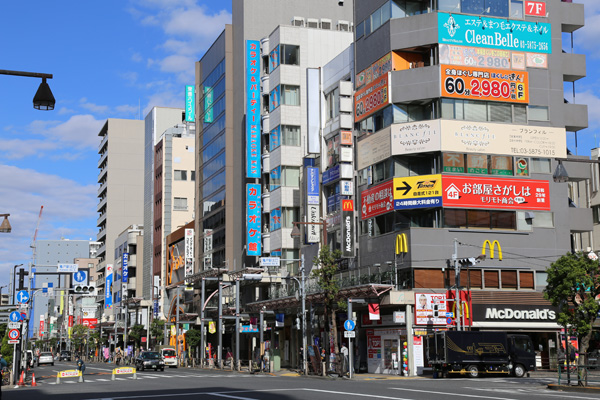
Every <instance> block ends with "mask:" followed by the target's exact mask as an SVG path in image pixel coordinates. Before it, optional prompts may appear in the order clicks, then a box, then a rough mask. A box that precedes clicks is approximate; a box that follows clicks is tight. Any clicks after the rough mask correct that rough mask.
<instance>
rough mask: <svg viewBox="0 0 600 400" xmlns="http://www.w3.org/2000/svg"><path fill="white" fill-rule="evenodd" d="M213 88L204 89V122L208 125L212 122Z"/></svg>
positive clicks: (206, 87)
mask: <svg viewBox="0 0 600 400" xmlns="http://www.w3.org/2000/svg"><path fill="white" fill-rule="evenodd" d="M212 105H213V88H211V87H210V86H205V87H204V122H206V123H207V124H210V123H212V122H213V107H212Z"/></svg>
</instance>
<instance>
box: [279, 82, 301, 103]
mask: <svg viewBox="0 0 600 400" xmlns="http://www.w3.org/2000/svg"><path fill="white" fill-rule="evenodd" d="M281 104H285V105H286V106H299V105H300V86H293V85H281Z"/></svg>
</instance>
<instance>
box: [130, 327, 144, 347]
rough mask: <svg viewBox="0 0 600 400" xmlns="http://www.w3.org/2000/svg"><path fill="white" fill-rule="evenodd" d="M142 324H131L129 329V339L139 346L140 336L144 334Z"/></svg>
mask: <svg viewBox="0 0 600 400" xmlns="http://www.w3.org/2000/svg"><path fill="white" fill-rule="evenodd" d="M144 330H145V329H144V325H141V324H137V325H133V326H132V327H131V329H130V330H129V340H133V341H134V342H135V347H139V346H140V344H141V340H142V336H144Z"/></svg>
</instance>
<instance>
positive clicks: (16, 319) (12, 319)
mask: <svg viewBox="0 0 600 400" xmlns="http://www.w3.org/2000/svg"><path fill="white" fill-rule="evenodd" d="M8 318H9V319H10V322H19V321H20V320H21V314H19V313H18V312H17V311H13V312H11V313H10V315H9V317H8Z"/></svg>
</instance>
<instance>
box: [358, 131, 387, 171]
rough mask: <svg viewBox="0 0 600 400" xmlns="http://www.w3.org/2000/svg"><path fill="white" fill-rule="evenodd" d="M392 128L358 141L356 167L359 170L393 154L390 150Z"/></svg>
mask: <svg viewBox="0 0 600 400" xmlns="http://www.w3.org/2000/svg"><path fill="white" fill-rule="evenodd" d="M392 126H394V125H392ZM390 129H391V128H389V127H388V128H385V129H382V130H381V131H379V132H377V133H374V134H372V135H369V136H366V137H364V138H363V139H362V140H361V141H359V142H358V143H357V145H356V164H357V167H356V168H357V169H358V170H359V171H360V170H361V169H363V168H366V167H368V166H369V165H373V164H376V163H378V162H380V161H383V160H385V159H386V158H389V157H390V156H391V155H392V152H391V151H390Z"/></svg>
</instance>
